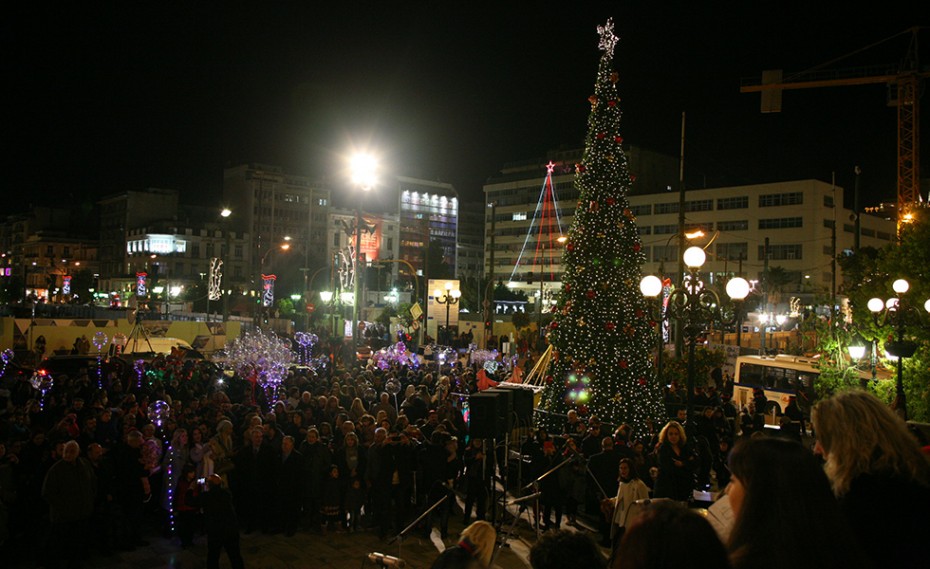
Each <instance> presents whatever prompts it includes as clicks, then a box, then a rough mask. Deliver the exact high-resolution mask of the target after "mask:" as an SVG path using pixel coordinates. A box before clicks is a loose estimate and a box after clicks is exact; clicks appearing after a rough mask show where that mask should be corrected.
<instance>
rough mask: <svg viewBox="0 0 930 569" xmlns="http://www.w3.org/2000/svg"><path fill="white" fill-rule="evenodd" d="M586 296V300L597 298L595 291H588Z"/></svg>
mask: <svg viewBox="0 0 930 569" xmlns="http://www.w3.org/2000/svg"><path fill="white" fill-rule="evenodd" d="M584 295H585V298H587V299H588V300H594V297H595V296H597V293H596V292H594V290H592V289H588V291H587V292H585V293H584Z"/></svg>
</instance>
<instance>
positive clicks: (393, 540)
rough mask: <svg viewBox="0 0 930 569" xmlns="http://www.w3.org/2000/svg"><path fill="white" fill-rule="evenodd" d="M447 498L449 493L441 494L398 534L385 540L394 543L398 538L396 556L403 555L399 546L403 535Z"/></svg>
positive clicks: (401, 543) (402, 541)
mask: <svg viewBox="0 0 930 569" xmlns="http://www.w3.org/2000/svg"><path fill="white" fill-rule="evenodd" d="M448 499H449V494H446V495H445V496H443V497H442V498H440V499H438V500H436V503H435V504H433V505H432V506H430V507H429V508H427V509H426V511H425V512H423V513H422V514H420V517H418V518H417V519H415V520H413V521H412V522H410V525H409V526H407V527H405V528H404V529H402V530H401V531H400V533H399V534H397V535H395V536H394V537H392V538H391V539H389V540H388V542H387V544H388V545H391V544H392V543H394V542H395V541H398V540H400V541H399V543H398V544H397V556H398V557H403V555H402V554H401V547H402V546H403V543H404V537H405V536H406V535H407V534H408V533H410V531H411V530H412V529H413V528H415V527H416V525H417V524H418V523H420V521H422V520H423V518H425V517H426V516H428V515H430V512H432V511H433V510H435V509H436V508H438V507H439V506H440V505H442V504H443V503H444V502H445V501H446V500H448Z"/></svg>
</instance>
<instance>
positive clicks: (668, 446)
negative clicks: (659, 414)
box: [653, 421, 697, 502]
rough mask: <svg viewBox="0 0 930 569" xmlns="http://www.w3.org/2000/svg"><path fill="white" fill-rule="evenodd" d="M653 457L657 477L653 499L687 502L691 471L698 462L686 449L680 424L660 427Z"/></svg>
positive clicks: (691, 477)
mask: <svg viewBox="0 0 930 569" xmlns="http://www.w3.org/2000/svg"><path fill="white" fill-rule="evenodd" d="M656 457H657V459H658V462H659V477H658V478H657V479H656V484H655V489H654V492H653V495H654V497H655V498H671V499H672V500H678V501H681V502H686V501H688V498H689V497H690V496H691V492H692V491H693V490H694V467H695V463H696V462H697V460H696V458H695V456H694V452H692V450H691V447H690V446H688V437H687V435H686V434H685V429H684V427H682V426H681V423H679V422H678V421H669V422H668V424H667V425H665V426H664V427H662V431H661V432H659V445H658V448H657V449H656Z"/></svg>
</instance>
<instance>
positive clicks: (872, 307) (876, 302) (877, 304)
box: [866, 298, 885, 312]
mask: <svg viewBox="0 0 930 569" xmlns="http://www.w3.org/2000/svg"><path fill="white" fill-rule="evenodd" d="M866 306H868V307H869V311H871V312H881V311H882V309H883V308H885V301H884V300H882V299H880V298H870V299H869V303H868V304H866Z"/></svg>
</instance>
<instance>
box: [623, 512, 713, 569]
mask: <svg viewBox="0 0 930 569" xmlns="http://www.w3.org/2000/svg"><path fill="white" fill-rule="evenodd" d="M610 566H611V569H729V567H730V562H729V560H728V559H727V551H726V549H725V548H724V547H723V544H722V543H721V542H720V538H718V537H717V534H716V533H715V532H714V528H713V527H711V525H710V523H709V522H708V521H707V520H706V519H704V518H703V517H702V516H701V515H699V514H697V513H695V512H694V511H693V510H689V509H687V508H685V507H684V506H682V505H681V504H678V503H675V502H673V501H671V500H657V501H654V502H652V504H650V505H649V507H648V508H646V510H644V511H643V513H642V514H641V515H640V516H639V517H638V518H636V520H634V521H633V523H632V525H631V526H630V528H629V529H628V530H627V531H626V533H625V534H624V535H623V540H622V541H621V542H620V548H619V549H618V550H617V553H616V555H614V558H613V560H612V563H611V565H610Z"/></svg>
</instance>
